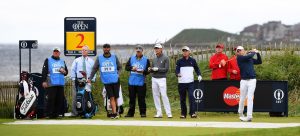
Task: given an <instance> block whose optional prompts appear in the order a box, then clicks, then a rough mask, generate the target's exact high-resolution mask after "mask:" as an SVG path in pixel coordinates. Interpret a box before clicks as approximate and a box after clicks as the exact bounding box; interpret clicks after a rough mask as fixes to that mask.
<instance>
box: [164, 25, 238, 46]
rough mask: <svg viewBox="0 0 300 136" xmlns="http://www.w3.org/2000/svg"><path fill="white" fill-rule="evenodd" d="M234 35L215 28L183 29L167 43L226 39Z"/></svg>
mask: <svg viewBox="0 0 300 136" xmlns="http://www.w3.org/2000/svg"><path fill="white" fill-rule="evenodd" d="M234 36H236V35H234V34H231V33H228V32H224V31H220V30H217V29H184V30H182V31H181V32H179V33H178V34H177V35H175V36H174V37H173V38H171V39H170V40H169V41H168V42H167V43H172V44H174V43H203V42H218V41H224V40H227V37H234Z"/></svg>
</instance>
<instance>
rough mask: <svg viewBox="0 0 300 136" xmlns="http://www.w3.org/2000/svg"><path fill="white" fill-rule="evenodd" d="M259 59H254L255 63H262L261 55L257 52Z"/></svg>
mask: <svg viewBox="0 0 300 136" xmlns="http://www.w3.org/2000/svg"><path fill="white" fill-rule="evenodd" d="M256 56H257V59H253V60H254V61H253V63H254V64H262V60H261V56H260V54H259V53H256Z"/></svg>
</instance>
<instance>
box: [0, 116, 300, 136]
mask: <svg viewBox="0 0 300 136" xmlns="http://www.w3.org/2000/svg"><path fill="white" fill-rule="evenodd" d="M150 115H151V116H150ZM198 115H199V116H198V118H197V119H191V118H189V117H188V118H187V119H179V115H176V114H175V115H174V117H173V118H172V119H168V118H166V117H165V118H161V119H154V118H153V117H152V114H148V117H147V118H141V117H139V116H138V114H136V116H135V117H134V118H124V117H121V118H120V119H118V120H152V121H155V120H157V121H180V120H181V121H198V122H208V121H218V122H239V120H238V118H237V116H236V114H233V113H200V114H198ZM72 119H79V118H78V117H77V118H74V117H65V118H63V119H61V120H72ZM93 119H102V120H112V119H109V118H106V117H105V114H97V115H96V116H95V117H94V118H93ZM42 120H46V119H42ZM13 121H15V120H13V119H0V123H1V124H0V136H59V135H63V136H69V135H70V136H87V135H101V136H106V135H111V136H115V135H116V136H183V135H190V136H198V135H214V136H223V135H232V136H235V135H243V136H252V135H263V136H264V135H265V136H282V135H284V136H297V135H300V127H291V128H276V129H259V128H201V127H145V126H138V127H137V126H93V125H6V124H3V123H6V122H13ZM253 122H269V123H300V117H269V116H268V115H267V114H265V113H255V114H254V120H253Z"/></svg>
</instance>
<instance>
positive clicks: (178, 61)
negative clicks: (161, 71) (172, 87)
mask: <svg viewBox="0 0 300 136" xmlns="http://www.w3.org/2000/svg"><path fill="white" fill-rule="evenodd" d="M179 73H180V59H179V60H177V62H176V68H175V75H176V76H177V77H178V74H179Z"/></svg>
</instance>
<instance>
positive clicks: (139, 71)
mask: <svg viewBox="0 0 300 136" xmlns="http://www.w3.org/2000/svg"><path fill="white" fill-rule="evenodd" d="M136 72H138V73H143V72H144V70H143V69H137V70H136Z"/></svg>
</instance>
